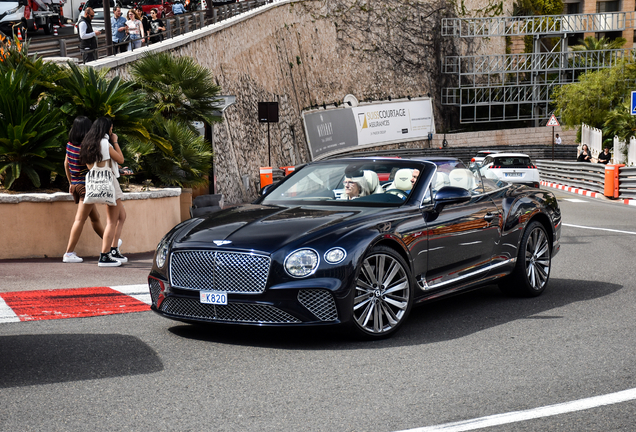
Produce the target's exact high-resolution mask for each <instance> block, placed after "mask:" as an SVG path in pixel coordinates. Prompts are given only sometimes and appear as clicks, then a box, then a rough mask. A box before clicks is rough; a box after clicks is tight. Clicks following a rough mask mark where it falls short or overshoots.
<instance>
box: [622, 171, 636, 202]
mask: <svg viewBox="0 0 636 432" xmlns="http://www.w3.org/2000/svg"><path fill="white" fill-rule="evenodd" d="M618 193H619V198H636V167H621V168H619V170H618Z"/></svg>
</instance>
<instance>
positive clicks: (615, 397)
mask: <svg viewBox="0 0 636 432" xmlns="http://www.w3.org/2000/svg"><path fill="white" fill-rule="evenodd" d="M634 399H636V389H629V390H623V391H620V392H616V393H610V394H607V395H603V396H594V397H590V398H586V399H579V400H575V401H571V402H564V403H560V404H556V405H548V406H545V407H539V408H533V409H529V410H524V411H513V412H509V413H505V414H495V415H491V416H487V417H480V418H476V419H471V420H463V421H458V422H453V423H445V424H440V425H436V426H427V427H423V428H416V429H405V430H403V431H400V432H437V431H444V432H463V431H471V430H476V429H483V428H487V427H492V426H500V425H504V424H509V423H517V422H521V421H526V420H533V419H538V418H543V417H551V416H555V415H560V414H567V413H571V412H576V411H583V410H587V409H591V408H597V407H600V406H604V405H614V404H617V403H622V402H627V401H631V400H634Z"/></svg>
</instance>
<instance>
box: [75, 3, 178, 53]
mask: <svg viewBox="0 0 636 432" xmlns="http://www.w3.org/2000/svg"><path fill="white" fill-rule="evenodd" d="M94 17H95V11H94V10H93V8H91V7H87V8H86V9H84V13H83V15H82V17H81V18H80V21H79V25H78V30H79V38H80V49H81V51H82V58H83V60H84V62H85V63H86V62H89V61H93V60H96V59H97V36H99V35H100V34H101V33H102V31H101V30H93V26H92V20H93V18H94ZM110 26H111V31H112V40H113V46H114V52H115V54H117V53H120V52H125V51H131V50H133V49H136V48H140V47H141V46H142V44H144V43H146V42H147V43H157V42H161V41H162V40H163V32H165V31H166V26H165V24H164V22H163V20H162V19H161V18H160V17H159V11H158V10H157V9H156V8H152V10H151V11H150V17H148V16H147V15H146V14H145V13H144V11H143V8H142V7H141V6H137V7H136V8H134V9H130V10H129V11H128V13H127V14H126V16H125V17H124V16H123V15H122V11H121V7H119V6H117V7H115V8H114V9H113V15H112V17H111V19H110Z"/></svg>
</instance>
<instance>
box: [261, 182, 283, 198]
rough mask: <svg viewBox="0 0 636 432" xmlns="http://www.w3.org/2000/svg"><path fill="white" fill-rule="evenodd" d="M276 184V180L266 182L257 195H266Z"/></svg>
mask: <svg viewBox="0 0 636 432" xmlns="http://www.w3.org/2000/svg"><path fill="white" fill-rule="evenodd" d="M276 185H278V182H276V183H271V184H268V185H267V186H264V187H262V188H261V190H260V192H259V193H258V195H259V196H265V195H267V194H268V193H270V192H271V191H272V190H273V189H274V188H275V187H276Z"/></svg>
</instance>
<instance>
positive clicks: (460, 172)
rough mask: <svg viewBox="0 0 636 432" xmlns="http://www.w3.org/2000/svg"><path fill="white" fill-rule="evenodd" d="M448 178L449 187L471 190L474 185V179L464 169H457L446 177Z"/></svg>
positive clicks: (468, 171)
mask: <svg viewBox="0 0 636 432" xmlns="http://www.w3.org/2000/svg"><path fill="white" fill-rule="evenodd" d="M448 177H449V178H450V185H451V186H455V187H460V188H464V189H466V190H472V189H473V188H474V185H475V177H473V173H472V172H471V171H470V170H467V169H464V168H457V169H454V170H452V171H451V172H450V174H449V175H448Z"/></svg>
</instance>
